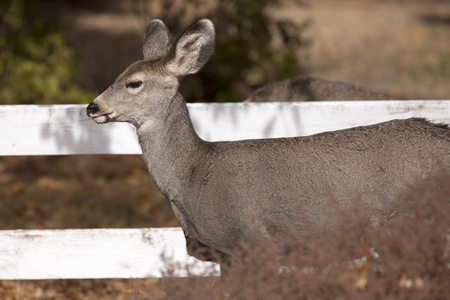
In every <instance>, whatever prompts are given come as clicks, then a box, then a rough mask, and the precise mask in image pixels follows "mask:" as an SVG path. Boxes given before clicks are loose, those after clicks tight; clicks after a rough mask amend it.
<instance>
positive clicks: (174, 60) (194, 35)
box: [166, 19, 215, 76]
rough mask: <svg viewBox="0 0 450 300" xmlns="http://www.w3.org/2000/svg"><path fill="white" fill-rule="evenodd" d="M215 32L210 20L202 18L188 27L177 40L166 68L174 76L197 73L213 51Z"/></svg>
mask: <svg viewBox="0 0 450 300" xmlns="http://www.w3.org/2000/svg"><path fill="white" fill-rule="evenodd" d="M214 45H215V32H214V25H213V23H212V22H211V21H210V20H207V19H203V20H200V21H198V22H197V23H196V24H194V25H192V26H191V27H190V28H188V29H187V30H186V31H185V32H184V33H183V35H182V36H181V37H180V39H179V40H178V41H177V43H176V45H175V49H174V53H173V56H172V57H170V58H169V60H168V61H167V62H166V68H167V70H168V71H169V72H171V73H172V74H174V75H176V76H184V75H188V74H194V73H197V72H198V71H199V70H200V69H201V68H202V67H203V66H204V65H205V64H206V62H207V61H208V60H209V58H210V57H211V56H212V54H213V53H214Z"/></svg>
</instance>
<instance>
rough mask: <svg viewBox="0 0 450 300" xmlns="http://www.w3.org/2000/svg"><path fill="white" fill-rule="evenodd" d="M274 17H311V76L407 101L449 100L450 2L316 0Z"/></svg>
mask: <svg viewBox="0 0 450 300" xmlns="http://www.w3.org/2000/svg"><path fill="white" fill-rule="evenodd" d="M276 16H277V17H286V18H294V19H295V18H297V19H298V20H302V19H305V18H307V19H310V20H311V24H310V28H309V29H308V30H307V31H306V34H307V36H308V37H309V38H311V40H312V47H311V49H309V50H308V53H302V55H305V56H306V57H307V58H308V62H307V67H308V71H309V72H310V74H311V75H314V76H318V77H323V78H327V79H331V80H340V81H345V82H350V83H353V84H358V85H364V86H367V87H370V88H373V89H377V90H382V91H385V92H387V93H389V94H392V95H394V96H397V97H401V98H407V99H450V1H392V0H391V1H389V0H385V1H359V0H343V1H330V0H314V1H310V6H309V7H307V8H303V7H299V6H288V9H279V10H277V11H276Z"/></svg>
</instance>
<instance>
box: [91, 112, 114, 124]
mask: <svg viewBox="0 0 450 300" xmlns="http://www.w3.org/2000/svg"><path fill="white" fill-rule="evenodd" d="M89 117H91V118H92V120H94V122H95V123H97V124H105V123H108V122H109V121H110V120H111V119H112V118H113V117H114V113H107V114H102V115H98V116H96V115H90V116H89Z"/></svg>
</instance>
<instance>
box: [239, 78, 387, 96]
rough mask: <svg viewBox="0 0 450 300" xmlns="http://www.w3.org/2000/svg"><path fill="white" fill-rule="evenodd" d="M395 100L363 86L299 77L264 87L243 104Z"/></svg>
mask: <svg viewBox="0 0 450 300" xmlns="http://www.w3.org/2000/svg"><path fill="white" fill-rule="evenodd" d="M394 99H395V98H394V97H392V96H390V95H388V94H385V93H382V92H378V91H374V90H371V89H369V88H366V87H363V86H356V85H353V84H350V83H345V82H340V81H329V80H325V79H322V78H317V77H312V76H299V77H294V78H291V79H286V80H282V81H278V82H274V83H270V84H268V85H265V86H263V87H261V88H259V89H257V90H255V91H253V92H251V93H250V95H249V96H248V97H247V99H246V100H244V101H245V102H286V101H289V102H293V101H345V100H394Z"/></svg>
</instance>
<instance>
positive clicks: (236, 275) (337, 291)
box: [138, 176, 450, 300]
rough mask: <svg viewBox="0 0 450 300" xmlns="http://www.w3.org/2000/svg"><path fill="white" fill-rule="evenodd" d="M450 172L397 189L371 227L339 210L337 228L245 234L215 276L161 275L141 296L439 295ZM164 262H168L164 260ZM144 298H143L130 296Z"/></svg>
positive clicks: (446, 288) (448, 225)
mask: <svg viewBox="0 0 450 300" xmlns="http://www.w3.org/2000/svg"><path fill="white" fill-rule="evenodd" d="M449 182H450V177H449V176H442V177H441V178H439V179H438V180H436V181H435V182H434V185H433V186H432V187H430V186H424V185H421V184H418V185H416V186H415V187H413V188H411V189H410V191H409V192H408V193H407V194H406V195H404V199H403V200H404V201H408V202H409V203H410V204H411V210H410V211H408V212H407V213H406V212H405V213H399V214H398V215H397V216H396V217H395V218H394V219H392V220H389V221H388V222H386V223H385V224H383V225H382V226H381V227H379V228H373V227H372V226H371V225H368V224H369V223H368V222H366V219H365V217H364V216H361V218H359V217H358V218H355V215H356V213H355V210H354V209H349V210H346V211H342V215H343V218H342V220H341V221H340V223H339V224H340V225H339V233H337V234H333V235H328V236H324V237H321V238H303V239H298V240H295V241H291V242H290V250H289V251H288V253H287V254H286V252H285V251H280V249H279V248H278V247H277V246H276V245H274V244H271V243H270V242H269V241H265V242H261V240H247V241H246V242H245V243H244V244H243V245H242V247H241V248H240V250H239V255H238V256H239V257H240V258H241V259H240V260H239V261H237V262H233V263H232V264H231V266H229V267H227V268H226V270H225V272H224V276H223V278H222V281H221V282H219V281H214V280H212V279H209V281H206V280H205V279H203V278H196V279H192V280H191V281H186V280H179V279H163V280H161V281H160V282H159V283H158V285H159V287H160V288H161V289H162V291H163V293H162V294H159V296H158V295H156V296H155V295H151V297H149V299H214V298H217V299H218V298H220V297H222V296H223V295H227V296H226V297H225V298H228V299H246V300H249V299H255V300H256V299H446V297H448V295H449V294H450V285H449V284H448V278H449V275H450V236H449V234H450V233H449V230H450V185H449ZM168 266H169V268H170V264H168ZM138 299H146V298H138Z"/></svg>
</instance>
